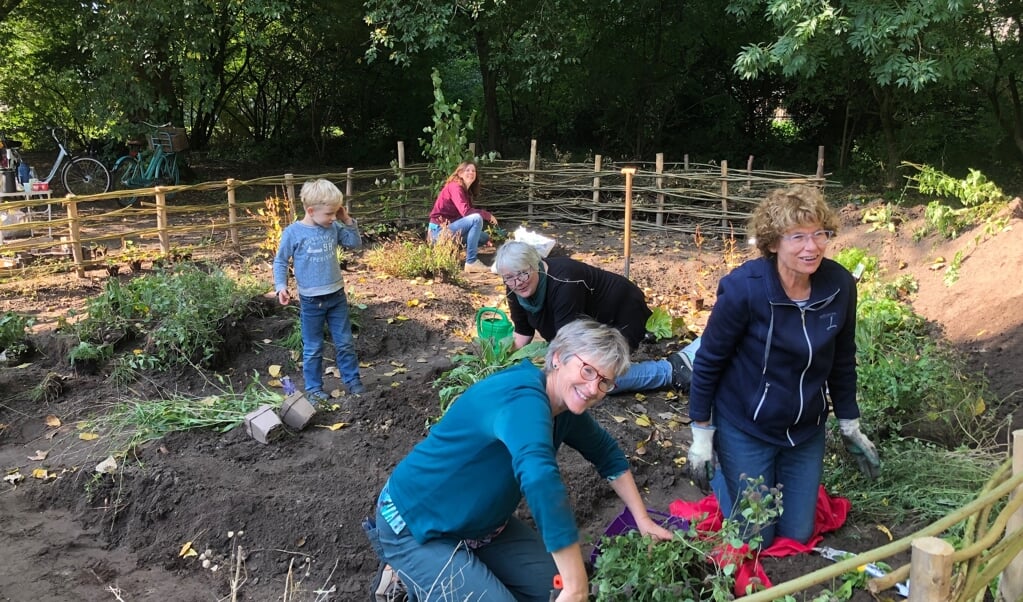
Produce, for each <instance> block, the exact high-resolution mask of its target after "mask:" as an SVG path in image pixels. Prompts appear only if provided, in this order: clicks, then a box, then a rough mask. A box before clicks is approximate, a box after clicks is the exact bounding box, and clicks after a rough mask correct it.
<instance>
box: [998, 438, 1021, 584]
mask: <svg viewBox="0 0 1023 602" xmlns="http://www.w3.org/2000/svg"><path fill="white" fill-rule="evenodd" d="M1021 472H1023V429H1021V430H1018V431H1013V433H1012V474H1013V475H1018V474H1020V473H1021ZM1018 496H1023V485H1021V486H1019V487H1017V488H1016V489H1015V490H1013V492H1012V494H1010V496H1009V499H1012V498H1015V497H1018ZM1021 528H1023V508H1020V509H1019V510H1017V511H1016V512H1014V513H1013V515H1012V516H1010V517H1009V520H1008V522H1007V523H1006V524H1005V535H1004V536H1003V537H1004V539H1010V538H1016V537H1020V536H1021V535H1020V529H1021ZM998 593H999V599H1000V600H1019V599H1020V597H1023V556H1017V557H1016V558H1014V559H1013V561H1012V562H1010V563H1009V566H1007V567H1005V570H1004V571H1002V578H1001V579H1000V580H999V581H998Z"/></svg>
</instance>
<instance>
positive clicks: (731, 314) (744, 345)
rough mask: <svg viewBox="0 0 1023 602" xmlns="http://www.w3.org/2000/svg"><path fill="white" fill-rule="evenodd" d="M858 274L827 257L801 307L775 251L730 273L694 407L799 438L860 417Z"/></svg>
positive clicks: (779, 439) (785, 438)
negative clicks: (831, 421)
mask: <svg viewBox="0 0 1023 602" xmlns="http://www.w3.org/2000/svg"><path fill="white" fill-rule="evenodd" d="M855 337H856V283H855V281H854V280H853V277H852V274H850V273H849V272H848V271H847V270H846V269H845V268H843V267H842V266H841V265H840V264H838V263H836V262H835V261H833V260H830V259H824V260H823V261H822V262H821V265H820V267H819V268H818V269H817V271H816V272H814V273H813V274H812V275H811V276H810V299H809V300H808V301H807V302H806V304H805V305H804V306H803V307H802V308H801V307H800V306H799V305H798V304H796V303H795V302H793V301H792V300H791V299H789V298H788V296H787V295H786V294H785V291H784V290H783V289H782V285H781V280H780V279H779V276H778V266H777V261H776V260H775V258H765V257H761V258H759V259H753V260H750V261H748V262H746V263H744V264H743V265H741V266H739V267H738V268H736V269H735V270H733V271H732V272H731V273H730V274H728V275H727V276H725V277H724V278H722V279H721V281H720V283H719V284H718V291H717V301H716V303H715V305H714V311H713V312H711V315H710V319H709V320H708V322H707V328H706V329H705V330H704V333H703V339H702V344H701V346H700V349H699V351H698V352H697V355H696V357H697V360H696V361H695V362H694V366H693V380H692V387H691V390H690V397H689V416H690V417H691V418H692V419H693V420H694V421H699V422H702V421H706V420H710V419H711V417H712V414H713V413H718V414H719V415H721V416H723V417H725V418H726V419H727V420H728V421H729V422H731V423H732V424H734V425H736V426H737V427H738V428H739V429H741V430H742V431H744V432H745V433H747V434H749V435H752V436H754V437H757V438H759V439H761V440H763V441H766V442H768V443H771V444H774V445H790V446H795V445H798V444H799V443H802V442H803V441H806V440H807V439H808V438H809V437H810V436H811V435H813V434H815V433H817V432H819V431H820V429H822V428H824V422H825V419H826V418H827V415H828V395H830V397H831V402H832V404H833V405H834V411H835V416H837V417H838V418H858V417H859V415H860V410H859V407H858V406H857V404H856V338H855Z"/></svg>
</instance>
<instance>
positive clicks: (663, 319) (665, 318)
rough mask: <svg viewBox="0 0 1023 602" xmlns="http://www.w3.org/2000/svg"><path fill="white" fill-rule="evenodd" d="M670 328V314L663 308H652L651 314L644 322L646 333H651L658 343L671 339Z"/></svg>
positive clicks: (671, 332) (671, 331)
mask: <svg viewBox="0 0 1023 602" xmlns="http://www.w3.org/2000/svg"><path fill="white" fill-rule="evenodd" d="M671 326H672V323H671V314H669V313H668V310H666V309H664V308H663V307H655V308H653V313H651V314H650V317H649V318H647V320H646V331H647V332H650V333H653V335H654V337H655V338H656V339H657V340H658V341H659V340H661V339H668V338H671V336H672V335H673V334H674V332H673V330H672V327H671Z"/></svg>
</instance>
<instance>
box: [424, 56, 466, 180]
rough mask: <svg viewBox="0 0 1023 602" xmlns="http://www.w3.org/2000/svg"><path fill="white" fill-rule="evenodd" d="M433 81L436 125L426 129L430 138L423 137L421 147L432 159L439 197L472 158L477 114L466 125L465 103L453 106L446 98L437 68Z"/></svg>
mask: <svg viewBox="0 0 1023 602" xmlns="http://www.w3.org/2000/svg"><path fill="white" fill-rule="evenodd" d="M430 78H431V80H432V81H433V125H430V126H426V127H425V128H423V132H424V133H425V134H427V138H420V139H419V144H420V146H422V148H423V154H424V155H426V157H427V158H428V159H429V160H430V179H431V180H432V181H433V186H434V190H433V192H434V194H436V193H437V192H439V191H440V189H441V187H443V186H444V181H445V180H446V179H447V177H448V176H449V175H451V173H452V172H454V171H455V168H456V167H458V164H459V163H461V162H462V161H465V160H467V159H469V158H470V156H469V146H468V142H469V132H470V131H471V130H472V128H473V125H472V122H473V119H474V118H475V116H476V112H475V111H473V112H471V113H470V114H469V119H467V120H466V121H464V122H463V121H462V101H461V100H457V101H455V102H453V103H451V102H448V101H447V100H446V99H445V98H444V92H443V90H442V89H441V83H442V82H441V77H440V73H439V72H438V71H437V70H436V69H434V70H433V72H432V73H431V75H430Z"/></svg>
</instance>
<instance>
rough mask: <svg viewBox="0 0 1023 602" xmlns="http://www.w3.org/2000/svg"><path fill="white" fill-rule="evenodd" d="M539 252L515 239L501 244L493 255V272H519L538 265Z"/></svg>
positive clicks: (539, 259)
mask: <svg viewBox="0 0 1023 602" xmlns="http://www.w3.org/2000/svg"><path fill="white" fill-rule="evenodd" d="M540 261H541V258H540V252H539V251H537V250H536V247H534V246H533V245H530V244H526V243H524V242H519V241H517V240H509V241H508V242H506V243H504V244H503V245H501V248H499V249H498V250H497V255H495V256H494V269H493V271H494V273H495V274H500V273H507V272H521V271H523V270H535V269H538V268H539V267H540Z"/></svg>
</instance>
